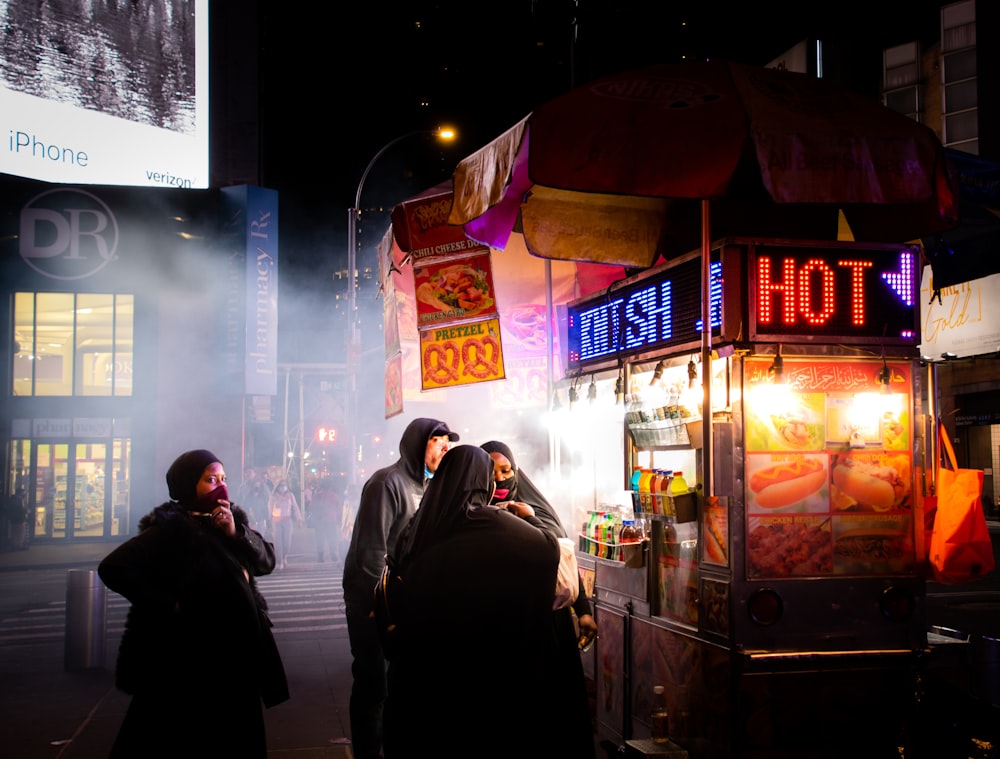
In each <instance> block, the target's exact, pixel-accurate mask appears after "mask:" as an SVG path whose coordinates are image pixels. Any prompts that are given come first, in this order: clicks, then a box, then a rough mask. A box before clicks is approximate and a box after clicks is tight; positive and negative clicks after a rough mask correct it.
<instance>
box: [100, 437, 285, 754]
mask: <svg viewBox="0 0 1000 759" xmlns="http://www.w3.org/2000/svg"><path fill="white" fill-rule="evenodd" d="M225 480H226V475H225V470H224V469H223V466H222V464H221V462H220V461H219V460H218V458H217V457H216V456H215V455H214V454H213V453H211V452H210V451H206V450H193V451H188V452H186V453H184V454H182V455H181V456H179V457H178V458H177V460H176V461H174V463H173V464H172V465H171V467H170V469H169V470H168V471H167V485H168V487H169V491H170V498H171V500H170V501H169V502H167V503H164V504H162V505H161V506H158V507H157V508H156V509H154V510H153V511H152V512H151V513H149V514H147V515H146V516H144V517H143V518H142V519H141V520H140V522H139V532H138V534H137V535H136V536H135V537H133V538H131V539H129V540H128V541H126V542H125V543H123V544H122V545H120V546H119V547H118V548H116V549H115V550H114V551H112V552H111V553H110V554H108V556H106V557H105V558H104V559H103V560H102V561H101V562H100V564H99V566H98V570H97V571H98V574H99V575H100V577H101V580H103V582H104V584H105V585H107V586H108V587H109V588H110V589H111V590H113V591H115V592H116V593H119V594H121V595H122V596H124V597H125V598H126V599H128V601H129V602H130V603H131V607H130V609H129V612H128V617H127V620H126V624H125V631H124V633H123V635H122V640H121V644H120V646H119V652H118V661H117V666H116V673H115V683H116V685H117V686H118V687H119V688H120V689H121V690H123V691H125V692H126V693H129V694H131V695H132V700H131V703H130V704H129V708H128V711H127V712H126V714H125V718H124V720H123V722H122V725H121V728H120V730H119V733H118V736H117V738H116V740H115V744H114V746H113V748H112V750H111V755H110V756H111V757H112V759H118V758H119V757H127V758H128V759H133V758H134V757H179V756H183V757H220V756H232V757H237V756H238V757H241V758H242V757H259V758H261V759H263V758H264V757H266V756H267V742H266V738H265V734H264V715H263V708H262V705H263V706H268V707H270V706H274V705H275V704H279V703H281V702H283V701H285V700H287V699H288V684H287V680H286V678H285V670H284V666H283V665H282V662H281V656H280V654H279V652H278V649H277V646H276V645H275V642H274V637H273V635H272V633H271V622H270V619H269V618H268V616H267V605H266V603H265V601H264V598H263V596H262V595H261V593H260V591H259V589H258V587H257V585H256V582H255V580H254V578H255V577H256V576H259V575H266V574H269V573H270V572H271V571H272V570H273V569H274V547H273V546H272V545H271V544H270V543H268V542H267V541H265V540H264V538H263V537H262V536H261V535H260V533H258V532H256V531H254V530H253V529H251V528H250V526H249V524H248V519H247V515H246V513H245V512H244V511H243V510H242V509H241V508H239V507H238V506H235V505H234V504H231V503H230V501H229V493H228V491H227V488H226V484H225Z"/></svg>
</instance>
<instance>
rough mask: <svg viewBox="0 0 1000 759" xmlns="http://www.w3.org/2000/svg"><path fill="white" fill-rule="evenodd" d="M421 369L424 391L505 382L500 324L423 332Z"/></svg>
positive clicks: (485, 322)
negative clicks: (498, 381) (502, 380)
mask: <svg viewBox="0 0 1000 759" xmlns="http://www.w3.org/2000/svg"><path fill="white" fill-rule="evenodd" d="M420 368H421V383H422V385H423V389H424V390H431V389H434V388H439V387H447V386H450V385H469V384H473V383H476V382H488V381H490V380H498V379H504V365H503V344H502V343H501V341H500V320H499V319H486V320H483V321H475V322H462V323H457V324H448V325H440V326H438V327H434V328H433V329H425V330H421V331H420Z"/></svg>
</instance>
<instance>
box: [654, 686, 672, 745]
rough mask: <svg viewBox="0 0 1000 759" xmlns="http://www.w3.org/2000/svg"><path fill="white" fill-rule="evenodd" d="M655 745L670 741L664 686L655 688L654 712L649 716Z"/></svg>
mask: <svg viewBox="0 0 1000 759" xmlns="http://www.w3.org/2000/svg"><path fill="white" fill-rule="evenodd" d="M649 720H650V723H651V725H652V730H653V741H654V742H655V743H666V742H667V741H669V740H670V737H669V733H668V731H667V727H668V724H667V698H666V695H665V694H664V689H663V686H662V685H657V686H654V688H653V711H652V713H651V714H650V715H649Z"/></svg>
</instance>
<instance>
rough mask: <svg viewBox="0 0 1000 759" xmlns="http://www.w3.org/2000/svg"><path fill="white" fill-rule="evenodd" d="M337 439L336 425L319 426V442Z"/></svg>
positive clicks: (317, 434)
mask: <svg viewBox="0 0 1000 759" xmlns="http://www.w3.org/2000/svg"><path fill="white" fill-rule="evenodd" d="M336 440H337V429H336V428H335V427H317V428H316V441H317V442H319V443H333V442H336Z"/></svg>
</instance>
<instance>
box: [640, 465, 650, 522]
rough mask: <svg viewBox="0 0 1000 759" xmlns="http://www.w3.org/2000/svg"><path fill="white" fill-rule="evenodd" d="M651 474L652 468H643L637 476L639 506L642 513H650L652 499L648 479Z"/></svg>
mask: <svg viewBox="0 0 1000 759" xmlns="http://www.w3.org/2000/svg"><path fill="white" fill-rule="evenodd" d="M652 476H653V470H652V469H646V468H643V470H642V474H641V475H640V476H639V508H640V509H641V510H642V511H643V513H646V514H651V513H652V503H651V501H652V499H651V498H650V491H649V480H650V478H651V477H652Z"/></svg>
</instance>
